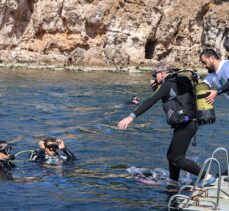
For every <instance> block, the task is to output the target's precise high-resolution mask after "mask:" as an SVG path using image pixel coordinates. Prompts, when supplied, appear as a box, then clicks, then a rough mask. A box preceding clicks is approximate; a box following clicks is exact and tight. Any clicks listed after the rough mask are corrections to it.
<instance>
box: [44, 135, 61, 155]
mask: <svg viewBox="0 0 229 211" xmlns="http://www.w3.org/2000/svg"><path fill="white" fill-rule="evenodd" d="M43 141H44V146H45V153H46V154H48V155H55V154H56V151H57V149H58V148H59V145H58V143H57V140H56V138H54V137H47V138H45V139H44V140H43Z"/></svg>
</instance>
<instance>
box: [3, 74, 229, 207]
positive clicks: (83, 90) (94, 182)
mask: <svg viewBox="0 0 229 211" xmlns="http://www.w3.org/2000/svg"><path fill="white" fill-rule="evenodd" d="M149 79H150V74H148V73H146V74H133V73H132V74H127V73H121V74H120V73H118V74H117V73H81V72H77V73H63V72H62V73H55V72H45V71H43V72H34V71H28V72H27V71H23V73H18V72H13V71H10V72H9V73H7V72H5V73H3V72H2V73H0V119H1V124H0V131H1V139H4V140H7V141H8V142H10V143H11V144H12V146H13V151H14V152H15V153H17V152H19V151H21V150H28V149H36V148H37V146H38V144H37V142H38V137H39V136H44V135H50V136H57V137H60V138H63V139H64V140H65V144H66V145H67V147H68V148H70V149H71V150H72V151H73V152H74V154H75V155H76V156H77V158H78V160H77V161H76V162H75V163H74V164H73V165H68V166H64V167H63V168H45V167H42V166H39V165H38V164H36V163H31V162H28V161H27V159H28V154H26V153H24V154H21V155H19V156H18V160H16V161H15V163H16V165H17V168H16V169H15V170H13V180H0V187H1V188H0V198H1V206H0V210H166V207H167V202H168V199H169V197H170V195H169V194H168V193H167V192H166V191H165V190H164V189H163V188H162V187H154V186H149V185H144V184H141V183H139V182H137V181H135V180H134V179H132V178H131V177H130V176H129V175H128V173H127V172H126V168H128V167H130V166H133V165H134V166H136V167H145V168H150V169H154V168H158V167H159V168H164V169H167V161H166V152H167V148H168V145H169V142H170V138H171V134H172V131H171V129H170V128H169V127H168V126H167V125H166V123H165V117H164V114H163V111H162V109H161V104H160V103H157V104H156V105H155V106H154V107H153V108H152V109H151V110H149V111H148V112H147V113H145V114H144V115H142V116H141V117H139V118H138V119H136V120H135V122H134V123H133V124H132V125H131V126H130V127H129V128H128V130H127V131H118V130H116V125H117V123H118V121H119V120H120V119H121V118H123V117H125V116H126V115H128V114H129V113H130V112H131V109H130V108H125V107H124V106H123V102H124V101H125V100H128V99H129V98H131V97H132V95H134V94H137V95H138V96H139V97H140V99H141V100H142V99H144V98H146V97H147V96H149V95H150V94H151V90H150V88H149V85H148V81H149ZM228 111H229V105H228V100H226V99H225V98H223V97H218V99H217V103H216V113H217V122H216V123H215V124H214V125H210V126H209V125H208V126H203V127H200V129H199V131H198V136H197V142H198V145H197V146H196V147H190V148H189V151H188V156H189V157H192V158H196V159H198V161H199V162H200V163H201V162H203V160H204V159H206V158H207V157H208V156H210V155H211V152H212V151H213V150H214V149H215V148H216V147H219V146H221V147H227V148H228V146H229V143H228V140H229V139H228V136H229V131H228V125H229V118H228V117H229V112H228Z"/></svg>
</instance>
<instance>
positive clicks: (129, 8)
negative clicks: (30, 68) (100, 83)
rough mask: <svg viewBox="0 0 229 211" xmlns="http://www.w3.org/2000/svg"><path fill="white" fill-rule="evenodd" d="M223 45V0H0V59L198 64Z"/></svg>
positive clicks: (228, 6) (228, 23)
mask: <svg viewBox="0 0 229 211" xmlns="http://www.w3.org/2000/svg"><path fill="white" fill-rule="evenodd" d="M203 47H212V48H214V49H216V50H217V51H218V52H219V53H220V54H221V55H222V56H223V57H228V52H229V0H214V1H213V0H0V60H1V61H2V62H15V63H29V64H31V63H34V64H56V65H65V66H68V65H71V66H81V67H86V66H87V67H88V66H93V67H118V68H120V67H128V66H134V67H139V66H141V67H144V66H148V65H151V63H155V62H157V61H166V62H172V63H178V64H180V65H181V66H189V67H190V66H191V67H197V66H199V65H200V64H199V51H200V50H201V49H202V48H203Z"/></svg>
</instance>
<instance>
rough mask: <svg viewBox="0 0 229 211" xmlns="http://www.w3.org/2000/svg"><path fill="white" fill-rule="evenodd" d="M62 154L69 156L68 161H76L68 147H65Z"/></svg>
mask: <svg viewBox="0 0 229 211" xmlns="http://www.w3.org/2000/svg"><path fill="white" fill-rule="evenodd" d="M62 152H63V153H64V154H65V155H66V156H67V159H66V161H73V160H76V157H75V155H74V154H73V153H72V152H71V151H70V150H69V149H68V148H67V147H65V148H64V149H62Z"/></svg>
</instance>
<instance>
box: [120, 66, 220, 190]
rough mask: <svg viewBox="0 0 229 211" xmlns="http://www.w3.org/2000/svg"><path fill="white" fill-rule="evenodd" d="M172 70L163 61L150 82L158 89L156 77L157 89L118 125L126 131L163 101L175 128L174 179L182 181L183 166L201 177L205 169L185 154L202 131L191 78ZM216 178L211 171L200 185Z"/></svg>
mask: <svg viewBox="0 0 229 211" xmlns="http://www.w3.org/2000/svg"><path fill="white" fill-rule="evenodd" d="M172 73H173V69H172V68H171V67H170V66H168V65H165V64H159V65H158V66H157V67H156V70H155V72H154V73H153V75H152V76H153V77H154V78H153V79H152V81H151V82H150V83H151V86H152V88H153V89H155V81H154V80H156V85H157V88H156V91H155V92H154V94H153V95H152V96H151V97H149V98H148V99H146V100H145V101H144V102H143V103H142V104H141V105H139V106H138V107H137V108H136V109H135V110H134V111H133V112H132V113H131V114H130V115H129V116H128V117H126V118H124V119H122V120H121V121H120V122H119V123H118V126H117V128H118V129H120V130H125V129H126V128H127V127H128V126H129V124H130V123H131V122H132V121H133V120H134V119H135V118H136V117H138V116H140V115H141V114H143V113H144V112H146V111H147V110H148V109H150V108H151V107H152V106H153V105H154V104H155V103H156V102H157V101H159V100H162V103H163V110H164V111H165V113H166V116H167V123H168V124H169V125H170V126H171V127H172V128H173V129H174V131H173V137H172V140H171V143H170V145H169V148H168V151H167V159H168V162H169V173H170V179H172V180H173V181H178V179H179V175H180V170H181V169H182V170H184V171H187V172H189V173H191V174H194V175H196V176H197V175H198V174H199V173H200V170H201V168H200V167H199V166H198V165H197V164H196V163H195V162H194V161H192V160H189V159H187V158H186V157H185V154H186V151H187V149H188V147H189V145H190V142H191V140H192V137H193V136H194V135H195V134H196V132H197V130H198V123H197V122H196V106H195V94H194V91H193V85H192V83H191V80H190V79H189V78H188V77H186V76H181V75H178V74H172ZM204 178H205V173H204V174H203V175H202V179H204ZM215 180H216V178H215V177H214V176H212V175H211V174H208V175H206V181H205V182H203V180H202V182H201V183H202V184H199V187H204V186H208V185H211V184H212V183H213V182H215ZM168 188H169V187H168Z"/></svg>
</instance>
